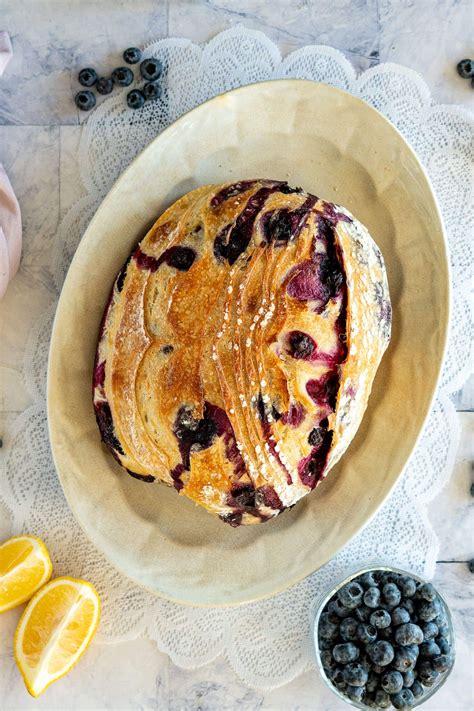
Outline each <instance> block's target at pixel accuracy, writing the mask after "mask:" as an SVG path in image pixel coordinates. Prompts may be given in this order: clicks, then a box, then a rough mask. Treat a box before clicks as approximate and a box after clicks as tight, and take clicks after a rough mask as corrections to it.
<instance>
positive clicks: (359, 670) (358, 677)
mask: <svg viewBox="0 0 474 711" xmlns="http://www.w3.org/2000/svg"><path fill="white" fill-rule="evenodd" d="M368 678H369V675H368V673H367V672H366V670H365V669H364V667H363V666H361V665H360V664H348V665H347V666H346V667H344V681H345V682H346V683H347V684H350V686H365V685H366V683H367V679H368Z"/></svg>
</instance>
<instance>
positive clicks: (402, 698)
mask: <svg viewBox="0 0 474 711" xmlns="http://www.w3.org/2000/svg"><path fill="white" fill-rule="evenodd" d="M414 703H415V697H414V696H413V694H412V693H411V691H410V689H402V690H401V691H399V692H398V694H395V695H394V696H392V704H393V705H394V706H395V708H396V709H411V708H412V706H413V704H414Z"/></svg>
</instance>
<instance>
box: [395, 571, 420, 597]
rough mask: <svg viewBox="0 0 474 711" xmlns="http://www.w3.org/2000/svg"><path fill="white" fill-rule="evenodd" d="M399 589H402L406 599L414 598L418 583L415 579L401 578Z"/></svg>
mask: <svg viewBox="0 0 474 711" xmlns="http://www.w3.org/2000/svg"><path fill="white" fill-rule="evenodd" d="M397 584H398V587H399V588H400V590H401V592H402V595H403V597H404V598H407V597H413V595H414V594H415V593H416V582H415V581H414V580H413V578H407V577H406V576H403V575H402V576H401V577H400V578H399V580H398V583H397Z"/></svg>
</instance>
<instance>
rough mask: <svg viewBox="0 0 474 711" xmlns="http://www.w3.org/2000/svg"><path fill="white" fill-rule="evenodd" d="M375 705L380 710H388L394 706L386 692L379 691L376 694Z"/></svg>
mask: <svg viewBox="0 0 474 711" xmlns="http://www.w3.org/2000/svg"><path fill="white" fill-rule="evenodd" d="M375 703H376V704H377V708H379V709H388V708H390V706H391V705H392V700H391V698H390V696H389V695H388V694H387V692H386V691H383V689H379V690H378V691H377V693H376V694H375Z"/></svg>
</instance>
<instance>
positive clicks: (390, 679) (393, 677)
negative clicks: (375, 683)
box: [381, 671, 403, 694]
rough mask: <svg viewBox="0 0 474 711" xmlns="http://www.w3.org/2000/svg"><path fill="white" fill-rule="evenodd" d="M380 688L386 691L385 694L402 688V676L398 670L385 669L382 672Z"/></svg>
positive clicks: (393, 692)
mask: <svg viewBox="0 0 474 711" xmlns="http://www.w3.org/2000/svg"><path fill="white" fill-rule="evenodd" d="M381 683H382V689H383V690H384V691H386V692H387V694H396V693H397V691H400V689H403V677H402V675H401V674H400V672H397V671H386V672H384V673H383V674H382V679H381Z"/></svg>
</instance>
